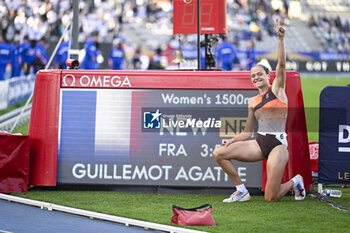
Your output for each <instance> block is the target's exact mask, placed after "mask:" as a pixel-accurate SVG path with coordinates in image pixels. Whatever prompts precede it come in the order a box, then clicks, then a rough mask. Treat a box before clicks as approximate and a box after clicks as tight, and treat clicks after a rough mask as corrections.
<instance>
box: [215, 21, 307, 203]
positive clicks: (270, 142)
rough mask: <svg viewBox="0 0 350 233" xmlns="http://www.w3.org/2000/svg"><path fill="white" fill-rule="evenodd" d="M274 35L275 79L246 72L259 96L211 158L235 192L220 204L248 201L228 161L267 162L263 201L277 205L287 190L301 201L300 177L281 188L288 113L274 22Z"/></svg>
mask: <svg viewBox="0 0 350 233" xmlns="http://www.w3.org/2000/svg"><path fill="white" fill-rule="evenodd" d="M276 29H277V35H278V52H277V53H278V63H277V67H276V78H275V79H274V81H273V83H272V85H270V83H269V70H268V69H267V68H266V67H265V66H263V65H259V64H258V65H255V66H253V67H252V69H251V71H250V77H251V81H252V83H253V85H254V86H255V87H256V88H258V90H259V94H258V95H257V96H255V97H253V98H251V99H250V101H249V106H248V119H247V123H246V127H245V129H244V131H243V132H242V133H240V134H239V135H238V136H237V137H235V138H232V139H225V140H223V141H222V147H220V148H218V149H216V150H215V151H214V152H213V155H214V158H215V160H216V161H217V163H218V164H219V165H220V166H221V167H222V169H223V170H224V171H225V172H226V173H227V174H228V176H229V177H230V179H231V180H232V181H233V183H234V184H235V186H236V189H237V191H235V192H234V193H233V194H232V195H231V196H230V197H229V198H227V199H224V200H223V202H235V201H248V200H249V199H250V195H249V193H248V190H247V189H246V188H245V186H244V184H243V183H242V181H241V179H240V178H239V175H238V173H237V170H236V168H235V166H234V164H233V163H232V161H231V159H234V160H238V161H242V162H256V161H260V160H267V163H266V165H267V166H266V170H267V182H266V186H265V200H266V201H269V202H271V201H279V200H280V199H281V198H282V197H283V196H284V195H285V194H286V193H287V192H288V191H289V190H290V189H291V188H293V189H294V191H295V199H296V200H303V199H304V198H305V195H306V193H305V189H304V183H303V178H302V177H301V176H300V175H297V176H295V177H293V178H292V179H291V180H289V181H288V182H286V183H283V184H281V182H282V178H283V173H284V169H285V166H286V164H287V162H288V157H289V154H288V149H287V146H288V145H287V135H286V133H285V125H286V118H287V111H288V106H287V104H288V100H287V95H286V93H285V80H286V70H285V66H286V53H285V46H284V36H285V32H286V30H285V28H283V27H280V26H279V23H278V20H276ZM256 121H258V126H259V128H258V132H257V136H256V140H248V139H250V138H251V137H252V136H253V135H254V127H255V124H256Z"/></svg>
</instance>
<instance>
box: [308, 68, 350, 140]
mask: <svg viewBox="0 0 350 233" xmlns="http://www.w3.org/2000/svg"><path fill="white" fill-rule="evenodd" d="M349 84H350V75H349V78H332V77H322V78H317V77H302V78H301V86H302V90H303V99H304V107H305V115H306V124H307V129H308V138H309V142H312V141H316V142H318V126H319V106H320V93H321V91H322V90H323V88H325V87H327V86H347V85H349Z"/></svg>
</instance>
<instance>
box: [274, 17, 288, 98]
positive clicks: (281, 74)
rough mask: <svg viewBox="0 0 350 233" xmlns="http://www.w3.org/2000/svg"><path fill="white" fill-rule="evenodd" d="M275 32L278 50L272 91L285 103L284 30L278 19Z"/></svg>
mask: <svg viewBox="0 0 350 233" xmlns="http://www.w3.org/2000/svg"><path fill="white" fill-rule="evenodd" d="M276 32H277V36H278V49H277V60H278V61H277V67H276V78H275V80H274V81H273V83H272V91H273V92H274V93H275V95H277V97H279V98H280V99H281V100H282V101H284V102H286V101H287V97H286V94H285V86H286V50H285V45H284V36H285V34H286V29H285V28H284V27H281V26H280V25H279V22H278V19H276Z"/></svg>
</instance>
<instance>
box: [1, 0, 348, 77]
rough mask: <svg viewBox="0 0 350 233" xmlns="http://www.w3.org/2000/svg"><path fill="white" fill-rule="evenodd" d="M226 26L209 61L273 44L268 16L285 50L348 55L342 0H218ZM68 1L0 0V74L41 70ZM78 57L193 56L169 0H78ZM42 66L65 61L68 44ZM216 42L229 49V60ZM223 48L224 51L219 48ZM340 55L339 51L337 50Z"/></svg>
mask: <svg viewBox="0 0 350 233" xmlns="http://www.w3.org/2000/svg"><path fill="white" fill-rule="evenodd" d="M226 4H227V30H228V33H227V34H226V36H225V37H222V36H218V37H217V40H216V43H214V46H213V53H214V55H215V57H216V59H217V67H219V68H221V69H224V70H232V69H233V70H245V69H249V67H251V65H252V64H254V62H255V61H256V60H257V59H258V58H257V57H258V56H259V54H262V53H264V54H266V53H269V52H273V51H275V45H276V43H274V42H273V40H276V36H275V33H274V30H275V19H276V18H279V19H280V21H281V22H282V23H283V24H284V25H286V27H288V31H287V32H288V33H287V37H286V48H287V52H290V56H289V59H293V56H292V54H293V53H305V52H309V53H314V52H318V53H320V52H329V54H333V55H334V54H335V55H334V56H336V57H337V58H340V59H342V60H346V59H349V50H350V25H349V21H350V13H349V12H350V1H348V0H271V1H270V0H226ZM71 12H72V2H71V0H30V1H29V0H2V1H0V19H1V23H0V29H1V36H0V80H1V79H6V78H9V77H15V76H18V75H20V74H23V73H24V74H28V73H30V72H34V73H35V72H36V71H37V70H39V69H43V68H44V67H45V66H46V64H47V62H48V61H49V58H50V56H51V54H52V51H53V49H54V48H55V46H56V44H57V42H58V40H59V39H60V37H61V36H62V33H63V31H64V29H65V28H66V27H67V26H68V24H69V22H70V21H71V19H72V13H71ZM79 12H80V16H79V17H80V25H79V43H80V47H79V48H80V60H81V62H82V64H81V65H82V68H85V69H142V70H145V69H167V68H169V67H170V68H171V67H172V66H173V65H174V64H173V63H172V61H173V55H174V51H175V50H177V48H178V46H179V45H180V44H181V48H182V49H183V51H184V54H185V58H187V59H189V60H191V59H194V60H195V56H196V41H197V38H196V35H180V36H174V35H173V33H172V18H173V1H171V0H87V1H80V3H79ZM64 41H65V42H64V43H62V44H61V46H60V48H59V49H58V51H57V54H56V57H55V59H54V62H53V64H52V65H51V66H50V68H65V64H64V61H65V59H66V58H67V53H68V47H69V43H68V40H67V38H65V40H64ZM222 47H224V48H229V53H230V54H229V59H228V60H229V63H231V66H230V65H228V66H227V65H225V59H227V56H226V58H225V56H224V55H223V53H222V51H223V49H222ZM224 51H228V50H224ZM338 54H342V55H343V56H340V57H339V56H337V55H338Z"/></svg>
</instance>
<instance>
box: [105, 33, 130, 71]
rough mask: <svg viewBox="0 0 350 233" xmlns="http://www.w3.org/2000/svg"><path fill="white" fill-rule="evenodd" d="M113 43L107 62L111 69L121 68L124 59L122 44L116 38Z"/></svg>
mask: <svg viewBox="0 0 350 233" xmlns="http://www.w3.org/2000/svg"><path fill="white" fill-rule="evenodd" d="M114 44H115V46H112V48H111V50H110V52H109V59H108V64H109V66H110V67H111V68H112V69H113V70H123V69H124V66H123V64H124V62H125V60H126V56H125V52H124V49H123V45H122V43H121V42H120V41H119V40H118V39H116V40H115V41H114Z"/></svg>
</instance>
